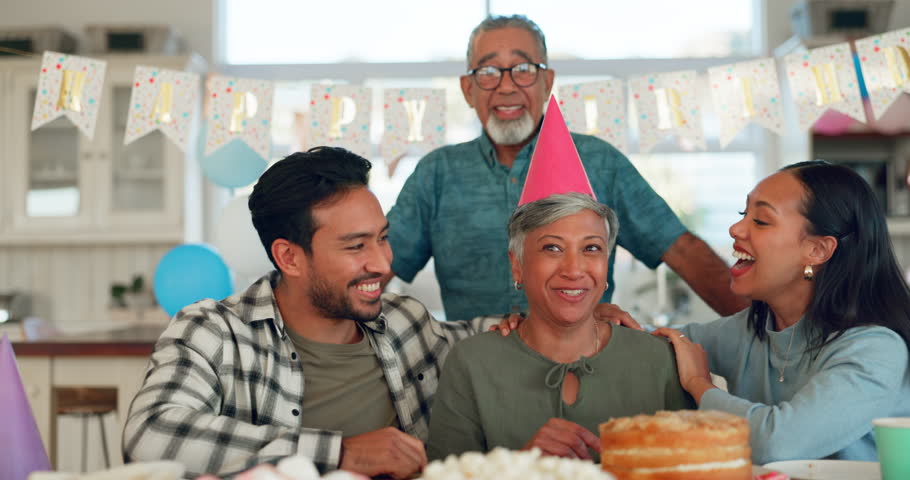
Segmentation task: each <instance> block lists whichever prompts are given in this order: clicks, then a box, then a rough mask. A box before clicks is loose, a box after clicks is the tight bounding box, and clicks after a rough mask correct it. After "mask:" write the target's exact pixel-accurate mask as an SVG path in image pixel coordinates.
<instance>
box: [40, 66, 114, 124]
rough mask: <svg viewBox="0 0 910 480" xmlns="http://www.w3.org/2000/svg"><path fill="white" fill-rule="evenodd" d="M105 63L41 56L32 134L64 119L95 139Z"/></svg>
mask: <svg viewBox="0 0 910 480" xmlns="http://www.w3.org/2000/svg"><path fill="white" fill-rule="evenodd" d="M106 68H107V62H105V61H103V60H96V59H94V58H86V57H77V56H75V55H67V54H64V53H57V52H44V57H43V59H42V61H41V71H40V72H39V73H38V90H37V93H36V95H35V109H34V111H33V113H32V130H35V129H37V128H39V127H41V126H43V125H45V124H47V123H50V122H52V121H54V120H55V119H57V118H59V117H60V116H63V115H65V116H66V118H69V119H70V121H72V122H73V123H74V124H75V125H76V127H77V128H79V130H80V131H81V132H82V133H83V134H84V135H85V136H87V137H88V138H93V137H94V136H95V124H97V123H98V109H99V107H100V106H101V92H102V91H103V88H104V72H105V70H106Z"/></svg>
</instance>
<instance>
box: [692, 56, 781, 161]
mask: <svg viewBox="0 0 910 480" xmlns="http://www.w3.org/2000/svg"><path fill="white" fill-rule="evenodd" d="M708 75H709V78H710V82H711V96H712V98H713V99H714V109H715V111H716V112H717V116H718V118H719V119H720V146H721V148H724V147H726V146H727V145H729V144H730V142H731V141H733V138H734V137H736V135H737V134H738V133H739V131H740V130H742V129H743V127H745V126H746V125H748V124H749V122H755V123H757V124H759V125H761V126H763V127H765V128H767V129H768V130H771V131H773V132H775V133H777V134H783V133H784V131H783V124H784V119H783V112H784V111H783V107H782V106H781V105H782V104H781V100H780V84H779V83H778V79H777V64H776V62H775V61H774V58H762V59H760V60H753V61H749V62H741V63H733V64H730V65H721V66H719V67H714V68H709V69H708Z"/></svg>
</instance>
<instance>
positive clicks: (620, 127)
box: [559, 80, 629, 153]
mask: <svg viewBox="0 0 910 480" xmlns="http://www.w3.org/2000/svg"><path fill="white" fill-rule="evenodd" d="M559 105H560V106H561V107H562V111H563V114H564V115H565V117H566V125H567V126H568V127H569V130H571V131H573V132H576V133H584V134H586V135H594V136H595V137H598V138H600V139H602V140H604V141H606V142H607V143H609V144H611V145H613V146H614V147H616V148H617V149H618V150H619V151H621V152H623V153H626V152H628V145H627V141H626V139H627V137H628V130H629V124H628V120H627V118H626V91H625V82H623V81H622V80H605V81H602V82H591V83H580V84H578V85H567V86H564V87H560V88H559Z"/></svg>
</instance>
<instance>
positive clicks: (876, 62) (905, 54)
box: [856, 28, 910, 119]
mask: <svg viewBox="0 0 910 480" xmlns="http://www.w3.org/2000/svg"><path fill="white" fill-rule="evenodd" d="M856 53H857V55H859V61H860V68H862V70H863V79H864V80H865V82H866V90H867V91H868V92H869V101H870V103H871V104H872V112H873V113H874V114H875V118H876V119H879V118H881V117H882V115H884V113H885V111H886V110H888V108H889V107H890V106H891V104H892V103H894V101H895V100H897V97H899V96H900V94H901V93H904V92H906V93H910V78H908V77H910V28H902V29H900V30H894V31H891V32H887V33H883V34H881V35H875V36H872V37H867V38H863V39H861V40H857V41H856Z"/></svg>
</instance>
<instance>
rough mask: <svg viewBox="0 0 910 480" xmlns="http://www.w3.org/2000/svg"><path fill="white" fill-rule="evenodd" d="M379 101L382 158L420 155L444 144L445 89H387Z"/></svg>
mask: <svg viewBox="0 0 910 480" xmlns="http://www.w3.org/2000/svg"><path fill="white" fill-rule="evenodd" d="M383 97H384V99H385V102H384V104H383V111H382V113H383V118H384V122H385V128H384V129H383V131H382V150H381V151H382V155H383V156H384V157H385V158H388V159H393V158H396V157H399V156H401V155H404V154H406V153H424V152H427V151H430V150H433V149H435V148H437V147H441V146H442V144H443V143H445V134H446V91H445V89H434V88H390V89H386V90H385V92H383Z"/></svg>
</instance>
